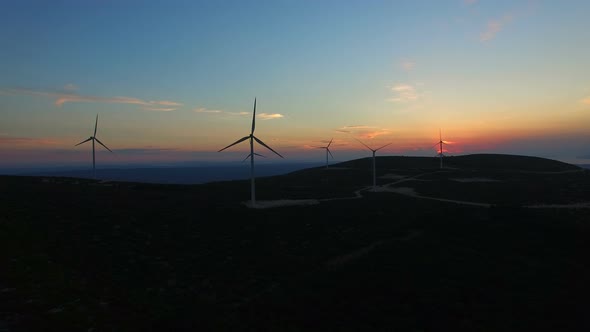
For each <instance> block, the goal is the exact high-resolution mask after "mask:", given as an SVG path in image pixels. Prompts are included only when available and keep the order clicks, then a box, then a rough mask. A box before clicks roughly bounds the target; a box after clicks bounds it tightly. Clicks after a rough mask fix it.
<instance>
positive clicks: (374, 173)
mask: <svg viewBox="0 0 590 332" xmlns="http://www.w3.org/2000/svg"><path fill="white" fill-rule="evenodd" d="M355 139H356V140H357V141H358V142H359V143H361V144H362V145H364V146H366V147H367V149H369V150H371V152H373V191H374V190H375V189H376V188H377V169H376V167H375V159H376V158H375V152H377V151H379V150H381V149H383V148H384V147H386V146H388V145H390V144H391V143H387V144H385V145H383V146H382V147H380V148H377V149H373V148H371V147H369V146H368V145H367V144H365V143H363V142H361V140H359V139H357V138H355Z"/></svg>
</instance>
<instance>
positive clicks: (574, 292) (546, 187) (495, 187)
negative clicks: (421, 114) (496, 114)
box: [0, 155, 590, 331]
mask: <svg viewBox="0 0 590 332" xmlns="http://www.w3.org/2000/svg"><path fill="white" fill-rule="evenodd" d="M377 169H378V173H379V174H378V176H379V177H378V184H380V185H385V184H387V183H390V184H391V185H390V188H392V189H395V188H398V189H399V187H405V188H412V189H413V190H414V191H415V193H416V194H417V195H420V196H425V197H429V198H418V197H414V196H406V195H402V194H400V193H396V192H389V191H382V192H371V191H369V190H367V189H368V188H367V187H368V186H369V185H370V184H372V177H371V174H372V173H371V159H370V158H366V159H359V160H353V161H349V162H346V163H341V164H337V165H330V168H328V169H326V168H325V167H318V168H310V169H305V170H301V171H297V172H293V173H289V174H286V175H281V176H273V177H267V178H260V179H257V182H256V183H257V187H256V188H257V198H258V199H259V200H260V201H263V200H277V199H312V198H313V199H318V201H317V202H318V204H314V205H306V206H284V207H276V208H271V209H251V208H248V207H246V206H245V205H244V204H242V203H243V202H245V201H247V200H249V199H250V196H249V195H250V191H249V190H250V187H249V181H227V182H216V183H208V184H202V185H157V184H141V183H124V182H96V181H92V180H82V179H73V178H57V177H52V178H48V177H9V176H4V177H0V195H1V196H0V198H1V200H0V202H1V203H0V211H1V213H0V263H1V267H0V331H443V330H445V331H447V330H450V331H588V330H590V320H589V319H588V318H587V317H588V313H587V308H588V303H589V296H590V282H589V281H590V265H589V264H590V263H589V259H588V258H589V255H588V253H590V209H589V208H588V207H587V206H586V207H585V205H584V204H586V203H588V202H589V201H590V173H589V172H588V171H587V170H586V171H585V170H582V169H579V168H577V167H575V166H572V165H568V164H563V163H559V162H556V161H552V160H547V159H540V158H532V157H520V156H503V155H471V156H462V157H449V158H446V159H445V168H444V169H443V170H441V169H439V161H438V160H437V159H434V158H411V157H379V158H378V159H377ZM404 177H405V178H404ZM469 179H470V180H469ZM401 180H403V181H401ZM359 190H360V194H361V198H355V197H356V196H355V191H359ZM334 198H339V199H334ZM432 198H444V199H449V200H458V201H465V202H475V203H487V204H489V206H488V207H485V206H471V205H465V204H463V203H453V202H443V201H437V200H433V199H432ZM548 204H549V205H554V206H553V207H547V206H544V207H543V206H542V205H548ZM572 204H576V205H572ZM540 205H541V207H539V206H540Z"/></svg>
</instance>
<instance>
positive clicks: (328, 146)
mask: <svg viewBox="0 0 590 332" xmlns="http://www.w3.org/2000/svg"><path fill="white" fill-rule="evenodd" d="M333 140H334V138H332V139H331V140H330V143H328V145H326V146H315V147H316V148H318V149H326V168H328V154H330V157H332V159H334V156H333V155H332V151H330V145H331V144H332V141H333Z"/></svg>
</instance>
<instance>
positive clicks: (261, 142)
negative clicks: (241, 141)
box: [252, 136, 285, 159]
mask: <svg viewBox="0 0 590 332" xmlns="http://www.w3.org/2000/svg"><path fill="white" fill-rule="evenodd" d="M252 137H254V139H255V140H256V142H258V143H260V145H262V146H264V147H265V148H267V149H269V150H270V151H272V152H274V153H276V154H277V156H279V157H281V158H283V159H284V158H285V157H283V156H281V154H280V153H278V152H276V151H275V150H273V149H272V148H271V147H270V146H268V145H266V144H264V142H263V141H261V140H259V139H258V138H257V137H256V136H252Z"/></svg>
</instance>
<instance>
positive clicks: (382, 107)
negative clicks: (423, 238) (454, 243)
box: [0, 0, 590, 167]
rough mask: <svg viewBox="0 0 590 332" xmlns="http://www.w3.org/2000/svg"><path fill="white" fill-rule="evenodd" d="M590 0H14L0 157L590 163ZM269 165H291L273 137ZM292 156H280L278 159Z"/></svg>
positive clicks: (3, 38) (5, 53) (4, 25)
mask: <svg viewBox="0 0 590 332" xmlns="http://www.w3.org/2000/svg"><path fill="white" fill-rule="evenodd" d="M589 14H590V1H587V0H580V1H575V0H564V1H554V0H537V1H534V0H523V1H518V0H512V1H503V0H436V1H435V0H432V1H426V0H412V1H410V0H408V1H393V0H392V1H371V0H365V1H360V0H359V1H345V0H337V1H336V0H335V1H327V0H290V1H284V0H270V1H255V0H253V1H188V0H187V1H172V0H171V1H148V0H144V1H132V0H101V1H99V0H71V1H60V0H52V1H46V0H37V1H30V0H4V1H2V4H1V10H0V44H1V45H2V46H1V47H0V167H27V166H30V165H47V166H51V165H56V166H58V165H59V166H62V165H70V164H71V165H74V164H80V163H89V162H90V161H91V145H90V143H86V144H83V145H80V146H74V145H75V144H76V143H78V142H80V141H82V140H84V139H86V138H88V137H89V136H91V135H92V132H93V130H94V121H95V117H96V115H97V114H98V115H99V120H98V133H97V137H98V138H99V139H100V140H101V141H102V142H103V143H105V144H106V145H107V146H108V147H109V148H111V149H112V150H113V151H114V152H115V154H114V155H111V154H110V153H109V152H108V151H106V150H105V149H102V148H101V147H97V148H98V150H97V152H98V153H97V167H99V165H100V164H101V163H103V164H106V163H108V164H119V163H121V164H123V163H147V164H161V163H173V162H177V161H188V162H200V161H203V162H206V161H236V162H241V161H242V159H244V158H245V157H246V156H247V155H248V153H249V145H248V144H247V142H243V143H241V144H239V145H236V146H234V147H232V148H230V149H227V150H224V151H222V152H217V150H219V149H221V148H223V147H225V146H227V145H229V144H231V143H232V142H234V141H236V140H237V139H239V138H241V137H243V136H246V135H248V134H249V131H250V125H251V117H252V107H253V103H254V98H257V111H256V115H257V118H256V119H257V121H256V132H255V135H256V136H257V137H258V138H259V139H261V140H262V141H264V142H265V143H266V144H268V145H269V146H271V147H272V148H273V149H275V150H276V151H277V152H279V153H281V154H282V155H283V156H284V157H285V160H284V161H300V160H312V161H313V160H318V161H322V160H325V150H324V149H319V148H317V147H318V146H325V145H326V144H327V143H328V142H329V141H330V139H332V138H333V139H334V142H333V143H332V146H331V151H332V153H333V155H334V157H335V161H346V160H350V159H354V158H361V157H367V156H370V155H371V152H370V151H369V150H368V149H366V147H364V146H362V145H361V144H359V142H357V141H356V140H355V138H357V139H360V140H361V141H363V142H364V143H366V144H367V145H369V146H373V147H379V146H382V145H385V144H387V143H390V142H392V144H391V145H389V146H387V147H386V148H384V149H383V150H380V151H379V152H378V154H377V155H415V156H435V155H436V153H437V150H436V149H437V148H436V147H435V146H434V145H435V143H437V142H438V140H439V130H441V131H442V138H443V140H445V141H447V142H448V143H449V144H447V145H446V146H445V148H446V149H447V151H445V153H446V154H448V155H463V154H470V153H509V154H524V155H533V156H540V157H547V158H552V159H557V160H562V161H567V162H571V163H590V60H589V59H590V18H589ZM256 152H257V153H260V154H263V155H265V156H266V157H267V158H265V159H264V161H265V162H278V160H280V158H278V157H277V156H276V155H274V154H273V153H272V152H270V151H268V150H265V149H264V148H263V147H261V146H256ZM281 162H283V160H281Z"/></svg>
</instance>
